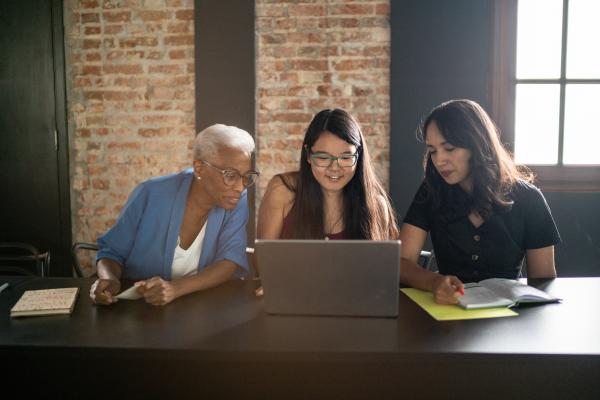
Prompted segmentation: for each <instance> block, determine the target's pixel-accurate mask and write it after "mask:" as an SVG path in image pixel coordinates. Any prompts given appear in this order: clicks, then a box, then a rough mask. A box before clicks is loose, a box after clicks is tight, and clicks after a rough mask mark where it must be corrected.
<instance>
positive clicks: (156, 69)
mask: <svg viewBox="0 0 600 400" xmlns="http://www.w3.org/2000/svg"><path fill="white" fill-rule="evenodd" d="M148 72H149V73H159V74H177V73H180V72H181V66H180V65H172V64H165V65H151V66H150V67H149V68H148Z"/></svg>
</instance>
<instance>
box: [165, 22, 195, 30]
mask: <svg viewBox="0 0 600 400" xmlns="http://www.w3.org/2000/svg"><path fill="white" fill-rule="evenodd" d="M167 32H168V33H190V32H191V24H190V23H189V22H170V23H169V24H168V25H167Z"/></svg>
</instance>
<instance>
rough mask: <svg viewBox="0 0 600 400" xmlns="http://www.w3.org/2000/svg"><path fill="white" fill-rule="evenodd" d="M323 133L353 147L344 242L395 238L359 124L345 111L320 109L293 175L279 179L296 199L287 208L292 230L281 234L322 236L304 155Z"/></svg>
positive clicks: (317, 189) (316, 192) (317, 190)
mask: <svg viewBox="0 0 600 400" xmlns="http://www.w3.org/2000/svg"><path fill="white" fill-rule="evenodd" d="M325 132H329V133H332V134H333V135H335V136H337V137H338V138H340V139H342V140H344V141H345V142H347V143H350V144H352V145H354V146H356V149H357V152H358V160H357V163H356V172H355V174H354V176H353V177H352V179H351V180H350V182H348V184H347V185H346V186H345V187H344V189H343V221H344V232H345V233H346V235H347V236H348V238H350V239H372V240H387V239H396V238H397V237H398V225H397V222H396V215H395V212H394V210H393V208H392V206H391V204H390V200H389V197H388V195H387V193H386V192H385V190H384V189H383V187H382V185H381V184H380V183H379V180H378V179H377V177H376V175H375V172H374V171H373V166H372V164H371V158H370V157H369V151H368V150H367V146H366V145H365V142H364V137H363V134H362V132H361V129H360V126H359V124H358V122H357V121H356V120H355V119H354V118H353V117H352V116H351V115H350V114H349V113H348V112H346V111H344V110H340V109H335V110H329V109H328V110H323V111H321V112H319V113H318V114H317V115H315V117H314V118H313V120H312V121H311V123H310V125H309V126H308V129H307V131H306V134H305V135H304V141H303V143H302V155H301V157H300V168H299V171H298V173H297V174H293V175H281V177H282V180H283V182H284V184H285V185H286V186H287V187H288V189H290V190H292V191H294V192H295V195H296V197H295V200H294V205H293V206H292V209H291V210H290V217H291V220H292V221H293V227H292V229H291V231H290V232H289V233H288V234H286V235H285V236H289V237H288V238H293V239H322V238H323V236H324V233H325V232H324V226H323V221H324V210H323V192H322V190H321V186H320V185H319V183H318V182H317V180H316V179H315V177H314V176H313V174H312V170H311V167H310V164H309V163H308V157H309V152H310V149H312V147H313V145H314V144H315V142H316V141H317V139H318V138H319V137H320V136H321V134H323V133H325ZM294 177H295V178H296V179H293V178H294ZM292 181H294V182H292Z"/></svg>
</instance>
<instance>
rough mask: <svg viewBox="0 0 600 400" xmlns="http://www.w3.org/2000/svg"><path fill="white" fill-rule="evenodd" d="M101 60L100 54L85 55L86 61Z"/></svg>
mask: <svg viewBox="0 0 600 400" xmlns="http://www.w3.org/2000/svg"><path fill="white" fill-rule="evenodd" d="M101 59H102V55H101V54H100V53H87V54H86V55H85V60H86V61H92V62H93V61H100V60H101Z"/></svg>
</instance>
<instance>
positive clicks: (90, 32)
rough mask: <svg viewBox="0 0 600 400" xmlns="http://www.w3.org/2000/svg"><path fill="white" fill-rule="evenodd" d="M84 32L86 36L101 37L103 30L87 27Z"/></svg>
mask: <svg viewBox="0 0 600 400" xmlns="http://www.w3.org/2000/svg"><path fill="white" fill-rule="evenodd" d="M83 32H84V34H85V35H99V34H100V33H101V32H102V29H101V28H100V27H99V26H86V27H85V29H84V31H83Z"/></svg>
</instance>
